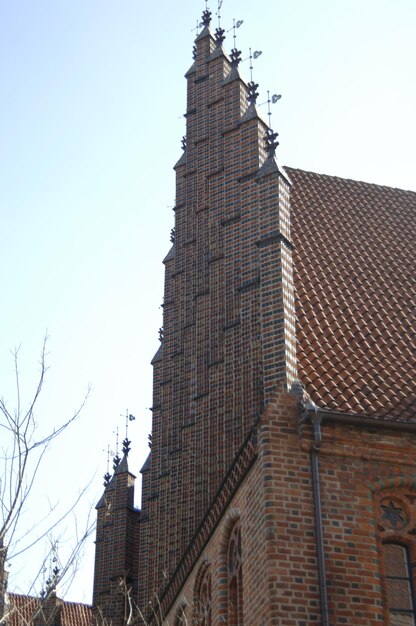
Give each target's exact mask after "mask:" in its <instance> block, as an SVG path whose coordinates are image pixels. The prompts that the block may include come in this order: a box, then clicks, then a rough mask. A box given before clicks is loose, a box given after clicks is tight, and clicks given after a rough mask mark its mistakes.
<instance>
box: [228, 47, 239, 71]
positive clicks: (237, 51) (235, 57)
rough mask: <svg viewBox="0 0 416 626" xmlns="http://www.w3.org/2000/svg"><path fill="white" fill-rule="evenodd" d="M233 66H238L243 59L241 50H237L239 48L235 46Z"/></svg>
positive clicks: (232, 55) (232, 56)
mask: <svg viewBox="0 0 416 626" xmlns="http://www.w3.org/2000/svg"><path fill="white" fill-rule="evenodd" d="M230 56H231V67H237V66H238V64H239V63H240V61H241V50H237V48H233V49H232V50H231V55H230Z"/></svg>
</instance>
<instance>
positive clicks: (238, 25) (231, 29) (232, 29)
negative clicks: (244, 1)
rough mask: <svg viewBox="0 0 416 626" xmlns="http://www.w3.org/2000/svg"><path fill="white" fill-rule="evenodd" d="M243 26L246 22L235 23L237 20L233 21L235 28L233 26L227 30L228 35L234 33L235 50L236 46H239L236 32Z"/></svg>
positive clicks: (238, 21)
mask: <svg viewBox="0 0 416 626" xmlns="http://www.w3.org/2000/svg"><path fill="white" fill-rule="evenodd" d="M242 24H244V20H237V21H235V19H233V26H232V28H229V29H228V30H227V33H230V32H231V31H233V42H234V43H233V46H234V48H235V47H236V45H237V44H236V39H237V33H236V30H237V28H240V26H241V25H242Z"/></svg>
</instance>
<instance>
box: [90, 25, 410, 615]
mask: <svg viewBox="0 0 416 626" xmlns="http://www.w3.org/2000/svg"><path fill="white" fill-rule="evenodd" d="M204 19H205V22H204V23H205V28H204V30H203V31H202V32H201V34H200V35H199V36H198V37H197V39H196V46H195V57H194V63H193V65H192V66H191V68H190V69H189V71H188V72H187V74H186V79H187V111H186V120H187V132H186V141H185V142H184V152H183V154H182V156H181V157H180V159H179V160H178V162H177V163H176V165H175V168H174V169H175V173H176V205H175V229H174V241H173V245H172V248H171V249H170V250H169V251H168V253H167V255H166V257H165V259H164V266H165V291H164V302H163V333H162V335H161V343H160V346H159V349H158V350H157V352H156V354H155V356H154V358H153V361H152V364H153V368H154V388H153V407H152V412H153V425H152V448H151V452H150V454H149V457H148V459H147V461H146V463H145V465H144V466H143V468H142V470H141V473H142V480H143V489H142V509H141V512H140V513H138V512H135V511H134V510H133V508H132V482H131V480H132V479H131V475H129V473H128V468H127V465H126V463H127V461H126V460H125V464H124V465H122V468H121V469H122V470H123V471H120V470H119V469H118V470H117V471H116V473H115V475H114V477H113V480H112V482H111V483H110V485H108V487H107V488H106V490H105V493H104V496H103V498H104V499H103V501H102V502H101V503H99V506H98V529H97V560H96V583H95V585H96V593H95V596H94V597H95V598H99V597H101V603H102V604H105V603H104V600H105V602H107V604H105V606H106V612H107V613H108V614H109V615H110V616H111V615H112V616H114V618H115V620H116V621H115V625H116V626H118V622H117V619H120V617H119V616H120V615H121V614H122V613H121V611H122V607H121V605H120V604H117V602H120V598H119V599H118V600H116V594H115V587H114V584H115V582H114V581H119V580H120V579H121V577H122V576H124V578H125V577H126V575H128V576H129V580H131V581H132V594H133V595H134V599H136V598H137V599H138V603H139V606H140V607H141V609H142V611H143V613H144V614H145V615H146V616H147V621H148V622H149V623H150V624H155V623H156V622H157V619H156V618H155V611H156V613H157V614H158V615H159V614H160V613H161V614H162V616H163V618H164V619H165V620H166V626H167V625H168V624H170V625H173V626H174V625H175V624H176V625H177V624H183V623H188V624H190V623H192V624H195V625H197V624H203V625H204V626H211V624H228V626H242V624H245V626H282V625H283V624H284V626H313V625H315V624H316V625H317V626H320V625H322V626H343V625H345V624H352V625H354V626H381V625H387V626H392V624H393V622H392V616H395V618H396V621H395V622H394V623H398V622H397V619H398V617H400V618H403V616H404V617H405V619H406V624H409V625H411V626H414V624H416V609H415V607H413V605H412V593H411V591H412V592H413V595H414V597H415V598H416V570H415V565H414V564H415V562H416V507H415V502H416V491H415V489H416V485H415V475H416V471H415V470H416V461H415V459H416V454H415V453H416V404H415V402H416V400H415V398H416V393H415V382H414V372H415V370H416V367H415V366H416V363H415V354H416V351H415V350H414V329H415V327H416V307H415V306H414V300H415V294H416V283H415V280H416V277H415V271H414V249H415V246H414V238H415V237H414V236H415V224H416V221H415V219H414V218H415V212H416V194H415V193H412V192H406V191H401V190H394V189H388V188H386V187H380V186H377V185H368V184H366V183H360V182H355V181H347V180H343V179H339V178H336V177H331V176H323V175H319V174H314V173H311V172H302V171H300V170H295V169H290V168H286V169H285V170H283V168H281V167H280V166H279V165H278V164H277V162H276V160H275V158H274V146H273V145H272V146H271V145H270V143H272V144H273V142H274V135H271V131H270V130H269V132H268V136H269V142H268V144H267V145H265V142H264V137H265V134H266V131H267V130H268V129H267V126H266V125H265V123H264V121H263V120H262V119H261V118H260V117H259V115H258V113H257V111H256V107H255V104H254V100H255V97H254V96H253V95H252V92H253V91H255V90H256V89H255V87H256V86H255V85H254V87H253V89H251V90H250V88H249V86H248V85H247V84H246V83H245V82H244V81H243V80H242V79H241V77H240V75H239V72H238V68H237V65H238V63H236V62H233V64H232V63H231V61H230V59H229V58H228V56H227V55H226V53H225V52H224V50H223V49H222V47H221V42H220V41H219V40H218V39H217V41H216V40H215V38H214V37H212V35H211V34H210V31H209V28H208V26H207V24H206V22H207V21H209V19H208V16H207V14H205V18H204ZM249 90H250V91H251V95H250V101H249V100H248V93H249ZM412 260H413V263H412ZM123 463H124V460H123ZM109 501H111V502H113V501H114V502H119V501H120V503H121V505H120V507H119V508H118V510H119V511H120V515H119V516H117V517H114V522H115V523H114V524H110V525H108V524H106V521H105V520H106V505H107V503H108V502H109ZM240 533H241V553H240V550H239V551H238V563H239V568H240V564H241V569H239V570H238V571H239V576H238V581H239V582H238V584H237V582H236V580H237V579H236V577H235V575H234V578H233V577H232V575H231V574H230V559H229V555H230V554H231V553H233V551H232V550H231V549H230V541H231V540H232V537H233V536H234V537H235V536H237V534H238V536H240ZM321 540H322V545H321ZM111 550H113V554H112V555H111V558H109V557H108V552H109V551H111ZM398 554H401V557H400V558H402V562H401V564H400V566H399V565H398V564H397V563H396V562H395V559H397V558H398V557H396V556H395V555H398ZM227 555H228V557H227ZM406 559H408V561H409V568H408V569H409V572H407V573H406V576H407V578H406V579H405V578H404V577H403V576H402V579H401V583H400V584H401V589H402V590H403V589H404V588H405V587H406V589H407V591H406V593H407V595H406V593H402V592H401V593H400V594H395V593H394V590H395V589H396V586H397V584H396V582H395V578H394V572H396V571H404V569H406V567H405V566H406V562H407V561H406ZM123 568H124V570H123ZM231 569H232V568H231ZM233 571H234V574H235V571H236V568H235V567H234V570H233ZM403 580H405V582H403ZM109 581H113V582H109ZM112 585H113V586H112ZM241 585H242V593H240V589H241ZM202 599H204V600H202ZM397 599H398V600H397ZM393 601H395V602H396V601H398V602H402V605H401V606H399V607H394V606H393V607H392V602H393ZM203 602H205V604H204V603H203ZM95 603H96V604H97V601H96V600H95ZM406 603H407V604H406ZM230 607H231V608H230ZM111 612H112V613H111ZM117 612H118V613H117ZM121 623H122V622H120V624H121Z"/></svg>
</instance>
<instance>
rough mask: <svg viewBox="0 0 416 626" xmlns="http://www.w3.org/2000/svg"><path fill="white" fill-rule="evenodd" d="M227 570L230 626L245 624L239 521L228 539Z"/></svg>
mask: <svg viewBox="0 0 416 626" xmlns="http://www.w3.org/2000/svg"><path fill="white" fill-rule="evenodd" d="M227 571H228V623H229V626H243V624H244V622H243V558H242V552H241V527H240V523H239V521H237V522H236V523H235V524H234V526H233V528H232V530H231V534H230V539H229V541H228V549H227Z"/></svg>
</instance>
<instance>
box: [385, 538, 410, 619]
mask: <svg viewBox="0 0 416 626" xmlns="http://www.w3.org/2000/svg"><path fill="white" fill-rule="evenodd" d="M383 558H384V572H385V585H386V596H387V607H388V611H389V615H390V625H391V626H416V608H415V600H414V580H413V576H412V570H411V565H410V559H409V551H408V548H407V547H406V546H405V545H402V544H400V543H393V542H391V543H390V542H389V543H387V542H386V543H384V544H383Z"/></svg>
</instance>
